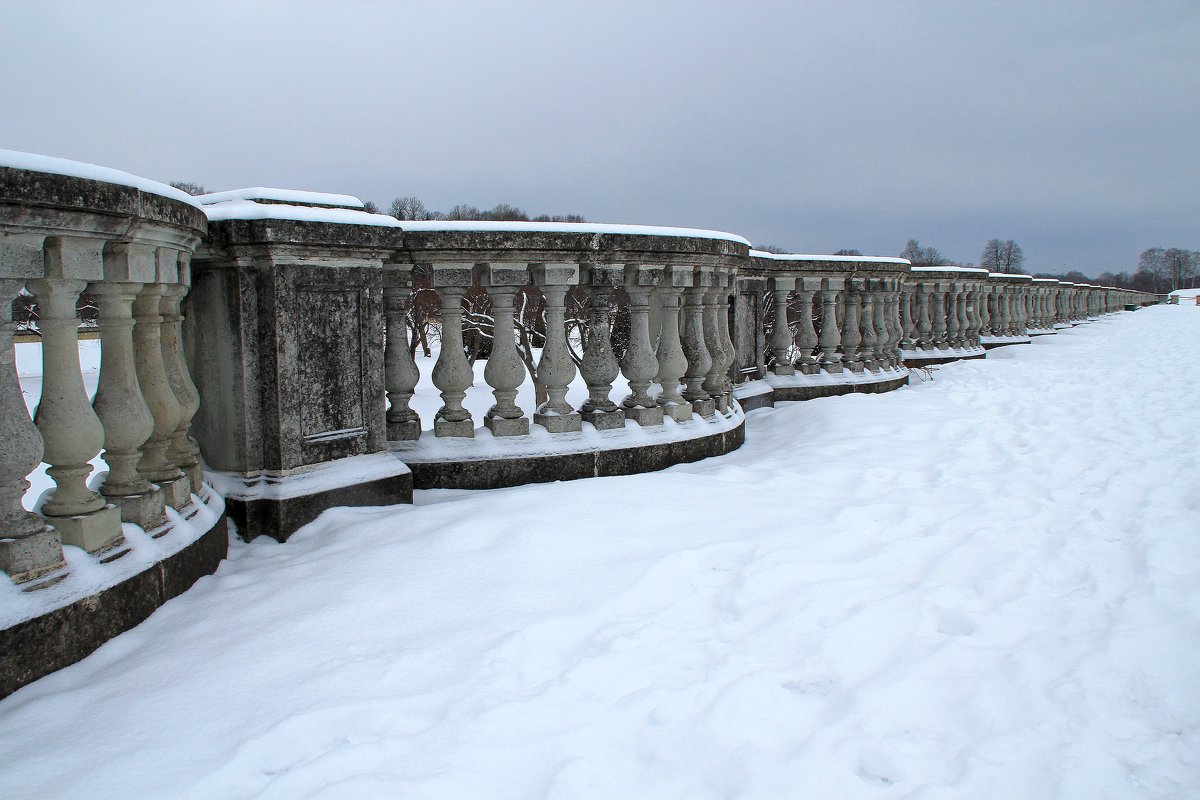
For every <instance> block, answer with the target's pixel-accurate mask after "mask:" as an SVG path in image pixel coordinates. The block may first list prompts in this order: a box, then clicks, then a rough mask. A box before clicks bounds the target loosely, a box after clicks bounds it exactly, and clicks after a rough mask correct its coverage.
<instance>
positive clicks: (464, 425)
mask: <svg viewBox="0 0 1200 800" xmlns="http://www.w3.org/2000/svg"><path fill="white" fill-rule="evenodd" d="M433 435H434V436H448V437H451V438H464V439H469V438H471V437H472V436H474V435H475V423H474V421H472V420H469V419H464V420H461V421H459V422H451V421H450V420H447V419H435V420H434V421H433Z"/></svg>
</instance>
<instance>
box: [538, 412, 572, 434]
mask: <svg viewBox="0 0 1200 800" xmlns="http://www.w3.org/2000/svg"><path fill="white" fill-rule="evenodd" d="M533 421H534V422H535V423H537V424H538V425H541V426H542V427H543V428H545V429H546V430H548V431H550V433H575V432H576V431H581V430H583V417H581V416H580V415H579V413H578V412H575V413H571V414H542V413H539V412H537V411H535V412H534V413H533Z"/></svg>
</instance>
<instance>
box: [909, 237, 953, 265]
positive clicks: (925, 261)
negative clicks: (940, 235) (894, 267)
mask: <svg viewBox="0 0 1200 800" xmlns="http://www.w3.org/2000/svg"><path fill="white" fill-rule="evenodd" d="M900 257H901V258H907V259H908V260H909V261H910V262H912V264H913V266H917V267H930V266H934V265H936V264H945V263H946V259H945V257H944V256H943V255H942V254H941V253H939V252H938V250H937V248H936V247H921V243H920V242H918V241H917V240H916V239H909V240H908V244H906V245H904V252H902V253H901V254H900Z"/></svg>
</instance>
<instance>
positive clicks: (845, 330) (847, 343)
mask: <svg viewBox="0 0 1200 800" xmlns="http://www.w3.org/2000/svg"><path fill="white" fill-rule="evenodd" d="M862 298H863V280H862V278H850V279H849V280H847V281H846V309H845V316H844V317H843V319H842V362H843V363H844V364H845V365H846V366H847V367H848V368H849V370H850V371H851V372H862V371H863V359H862V356H861V355H860V352H859V345H860V343H861V342H862V333H861V328H859V325H860V312H861V310H862Z"/></svg>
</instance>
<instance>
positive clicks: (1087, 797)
mask: <svg viewBox="0 0 1200 800" xmlns="http://www.w3.org/2000/svg"><path fill="white" fill-rule="evenodd" d="M1198 357H1200V310H1198V309H1196V308H1195V307H1187V306H1183V307H1179V306H1173V307H1157V308H1150V309H1146V310H1143V311H1139V312H1137V313H1136V314H1122V315H1119V316H1117V317H1115V318H1111V319H1105V320H1102V321H1099V322H1095V323H1092V324H1090V325H1087V326H1084V327H1080V328H1074V329H1068V330H1064V331H1062V332H1061V333H1059V334H1058V335H1057V336H1047V337H1042V338H1039V339H1036V340H1035V341H1034V342H1033V343H1032V344H1030V345H1025V346H1018V347H1010V348H1006V349H1002V350H997V351H993V352H991V353H989V355H988V357H987V359H986V360H984V361H972V362H966V363H960V364H952V365H948V366H945V367H942V368H940V369H938V370H937V372H936V373H934V377H935V379H934V380H933V381H930V382H924V383H918V384H917V385H914V386H912V387H910V388H908V389H904V390H901V391H898V392H894V393H891V394H885V395H878V396H875V395H854V396H847V397H838V398H830V399H824V400H814V401H810V402H807V403H796V404H789V405H786V406H781V407H780V408H777V409H773V410H771V409H764V410H761V411H756V412H752V413H751V414H749V415H748V423H747V424H748V432H747V443H746V445H745V447H743V448H742V449H741V450H740V451H738V452H737V453H734V454H732V455H729V456H726V457H723V458H720V459H715V460H709V461H706V462H702V463H699V464H691V465H687V466H680V467H676V468H673V469H670V470H667V471H665V472H660V473H655V474H650V475H640V476H634V477H622V478H602V479H594V480H586V481H576V482H571V483H562V484H551V485H541V486H528V487H522V488H517V489H506V490H497V491H492V492H477V493H468V492H449V491H441V492H438V491H430V492H420V493H418V497H417V504H416V505H415V506H412V507H404V506H398V507H392V508H374V509H338V510H334V511H330V512H327V513H326V514H324V515H323V516H322V517H321V518H320V519H319V520H317V521H316V522H314V523H313V524H311V525H309V526H308V527H306V528H304V529H303V530H302V531H301V532H299V533H298V534H297V535H296V536H295V537H294V538H293V539H292V540H291V541H290V542H289V543H287V544H285V545H280V544H277V543H273V542H272V541H270V540H267V539H259V540H258V541H256V542H254V543H253V544H243V543H235V544H234V546H233V550H232V554H231V558H230V560H229V561H228V562H227V563H225V564H224V565H223V566H222V567H221V569H220V570H219V571H218V573H217V574H216V575H215V576H212V577H209V578H204V579H202V580H201V581H200V582H199V583H198V584H197V585H196V587H195V588H194V589H192V590H191V591H190V592H188V593H187V594H185V595H184V596H182V597H180V598H177V599H175V600H172V601H171V602H170V603H168V604H167V605H166V606H165V607H164V608H162V609H161V610H160V611H158V612H157V613H155V614H154V615H153V617H152V618H151V619H150V620H149V621H147V622H146V623H144V624H143V625H141V626H140V627H138V628H137V629H136V630H134V631H131V632H129V633H127V634H125V635H123V636H121V637H119V638H117V639H115V640H113V641H112V642H110V643H108V644H106V645H105V646H104V647H103V648H101V649H100V650H99V651H98V652H97V653H95V654H94V655H92V656H91V657H89V658H88V659H86V660H85V661H83V662H82V663H80V664H77V665H75V666H73V667H70V668H68V669H66V670H63V671H61V672H59V673H56V674H54V675H51V676H49V677H47V678H45V679H43V680H41V681H39V682H37V683H36V684H34V685H32V686H29V687H26V688H25V689H23V690H21V691H20V692H18V693H16V694H15V695H13V696H12V697H9V698H8V699H6V700H4V701H3V702H0V753H3V757H2V758H0V795H2V796H3V797H5V798H8V799H9V800H16V798H50V797H53V798H88V800H97V799H98V798H155V799H156V800H160V799H161V798H197V799H200V798H202V799H203V800H211V799H212V798H250V797H254V798H281V799H282V798H286V799H288V800H292V799H294V798H354V800H360V799H361V798H454V799H458V798H470V799H471V800H483V799H484V798H487V799H488V800H491V799H492V798H603V799H604V800H616V799H618V798H620V799H621V800H624V798H679V799H680V800H697V799H699V798H819V799H820V800H845V799H849V798H955V799H956V800H961V799H962V798H971V800H979V799H980V798H997V799H998V800H1024V799H1025V798H1038V799H1041V798H1079V799H1080V800H1098V799H1099V798H1195V797H1197V796H1200V681H1198V680H1197V665H1198V664H1200V433H1198V432H1197V431H1198V426H1197V424H1196V420H1197V399H1198V398H1200V369H1197V363H1198Z"/></svg>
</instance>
